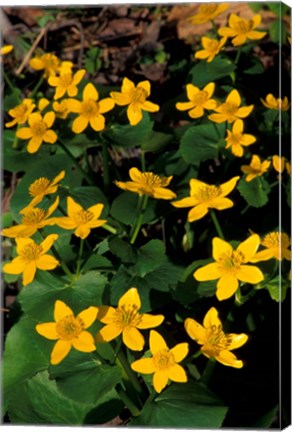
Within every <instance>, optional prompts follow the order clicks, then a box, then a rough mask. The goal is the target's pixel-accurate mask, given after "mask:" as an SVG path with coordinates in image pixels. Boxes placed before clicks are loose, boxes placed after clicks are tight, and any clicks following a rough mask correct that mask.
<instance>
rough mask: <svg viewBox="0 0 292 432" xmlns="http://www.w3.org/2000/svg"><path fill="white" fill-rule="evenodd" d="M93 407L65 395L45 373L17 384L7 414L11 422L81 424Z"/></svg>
mask: <svg viewBox="0 0 292 432" xmlns="http://www.w3.org/2000/svg"><path fill="white" fill-rule="evenodd" d="M89 411H90V407H89V406H88V405H85V404H84V403H80V402H75V401H73V400H72V399H69V398H68V397H66V396H65V395H63V394H62V393H61V392H60V391H59V390H58V388H57V385H56V382H55V381H53V380H50V379H49V376H48V372H47V371H43V372H41V373H39V374H37V375H36V376H35V377H33V378H32V379H30V380H28V381H26V382H25V383H23V384H20V385H18V386H17V387H16V388H15V389H14V391H13V393H12V398H11V403H10V405H9V409H8V413H9V418H10V420H11V422H12V423H21V424H22V423H24V424H38V425H40V424H54V425H56V424H60V425H71V426H72V425H82V424H83V421H84V419H85V417H86V414H87V413H88V412H89Z"/></svg>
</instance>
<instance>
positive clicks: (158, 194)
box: [153, 187, 176, 200]
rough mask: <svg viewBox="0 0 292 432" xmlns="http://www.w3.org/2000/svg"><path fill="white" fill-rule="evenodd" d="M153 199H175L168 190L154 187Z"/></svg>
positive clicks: (172, 193)
mask: <svg viewBox="0 0 292 432" xmlns="http://www.w3.org/2000/svg"><path fill="white" fill-rule="evenodd" d="M153 198H157V199H166V200H170V199H173V198H176V194H175V193H174V192H172V191H171V190H170V189H166V188H162V187H156V188H154V192H153Z"/></svg>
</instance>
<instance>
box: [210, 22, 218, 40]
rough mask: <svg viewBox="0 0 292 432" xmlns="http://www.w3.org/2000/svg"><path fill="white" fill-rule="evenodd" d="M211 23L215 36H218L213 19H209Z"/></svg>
mask: <svg viewBox="0 0 292 432" xmlns="http://www.w3.org/2000/svg"><path fill="white" fill-rule="evenodd" d="M211 24H212V28H213V31H214V33H215V34H214V36H215V37H216V38H217V37H218V30H217V26H216V24H215V21H214V20H211Z"/></svg>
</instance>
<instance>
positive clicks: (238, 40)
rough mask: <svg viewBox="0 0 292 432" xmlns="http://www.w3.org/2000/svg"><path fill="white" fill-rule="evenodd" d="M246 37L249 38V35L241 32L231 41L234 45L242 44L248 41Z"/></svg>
mask: <svg viewBox="0 0 292 432" xmlns="http://www.w3.org/2000/svg"><path fill="white" fill-rule="evenodd" d="M246 39H247V35H245V34H241V35H238V36H236V37H235V38H234V39H232V41H231V42H232V45H233V46H240V45H243V44H244V43H245V42H246Z"/></svg>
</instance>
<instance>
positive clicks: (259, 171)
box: [240, 155, 271, 182]
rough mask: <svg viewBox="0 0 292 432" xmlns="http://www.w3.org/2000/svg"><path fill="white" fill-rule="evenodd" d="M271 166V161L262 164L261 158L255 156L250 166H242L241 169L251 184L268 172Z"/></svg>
mask: <svg viewBox="0 0 292 432" xmlns="http://www.w3.org/2000/svg"><path fill="white" fill-rule="evenodd" d="M270 165H271V161H268V160H266V161H264V162H261V160H260V158H259V156H257V155H253V156H252V158H251V162H250V164H249V165H242V166H241V167H240V169H241V171H242V172H243V173H244V174H247V176H246V179H245V180H246V181H247V182H250V181H252V180H253V179H254V178H256V177H258V176H261V175H263V174H264V173H265V172H267V171H268V169H269V166H270Z"/></svg>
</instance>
